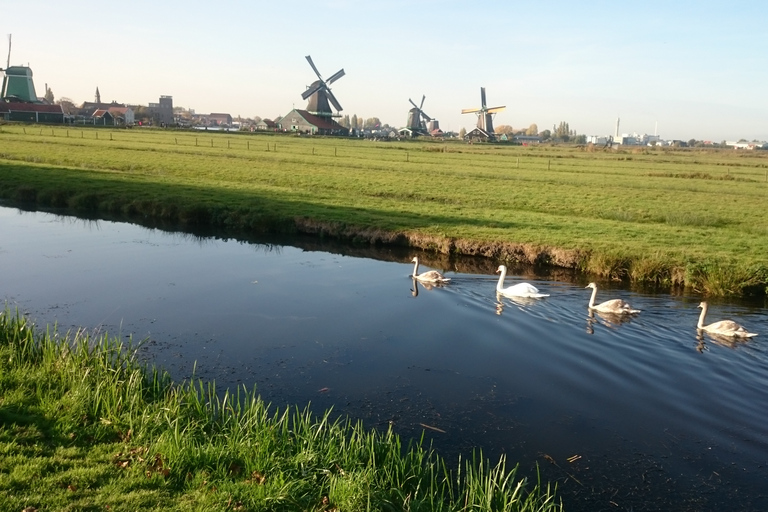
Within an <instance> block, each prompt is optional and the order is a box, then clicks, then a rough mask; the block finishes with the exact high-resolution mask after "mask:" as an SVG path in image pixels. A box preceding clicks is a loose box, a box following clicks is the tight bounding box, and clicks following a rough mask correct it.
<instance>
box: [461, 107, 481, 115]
mask: <svg viewBox="0 0 768 512" xmlns="http://www.w3.org/2000/svg"><path fill="white" fill-rule="evenodd" d="M481 110H482V109H479V108H465V109H462V110H461V113H462V114H474V113H475V112H480V111H481Z"/></svg>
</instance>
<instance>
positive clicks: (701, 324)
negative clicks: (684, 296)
mask: <svg viewBox="0 0 768 512" xmlns="http://www.w3.org/2000/svg"><path fill="white" fill-rule="evenodd" d="M707 307H708V306H707V305H706V304H705V305H703V306H702V307H701V314H700V315H699V323H698V324H696V327H697V328H698V329H702V328H703V327H704V317H705V316H707Z"/></svg>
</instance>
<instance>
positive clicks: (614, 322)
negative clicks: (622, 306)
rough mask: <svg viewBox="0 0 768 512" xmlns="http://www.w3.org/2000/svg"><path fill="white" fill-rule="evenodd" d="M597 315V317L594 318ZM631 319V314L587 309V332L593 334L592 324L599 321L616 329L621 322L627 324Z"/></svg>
mask: <svg viewBox="0 0 768 512" xmlns="http://www.w3.org/2000/svg"><path fill="white" fill-rule="evenodd" d="M595 315H597V318H595ZM631 321H632V316H631V315H622V314H618V313H606V312H605V311H597V310H594V309H587V334H594V333H595V329H594V327H593V326H594V324H596V323H601V324H603V325H604V326H606V327H608V328H610V329H616V328H618V327H619V326H620V325H621V324H628V323H630V322H631Z"/></svg>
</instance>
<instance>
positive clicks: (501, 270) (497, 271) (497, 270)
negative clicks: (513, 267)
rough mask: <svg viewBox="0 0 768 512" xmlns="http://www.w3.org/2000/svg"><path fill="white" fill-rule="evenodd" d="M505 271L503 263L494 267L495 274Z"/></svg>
mask: <svg viewBox="0 0 768 512" xmlns="http://www.w3.org/2000/svg"><path fill="white" fill-rule="evenodd" d="M506 271H507V267H505V266H504V265H499V268H497V269H496V273H497V274H498V273H500V272H506Z"/></svg>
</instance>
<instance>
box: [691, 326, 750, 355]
mask: <svg viewBox="0 0 768 512" xmlns="http://www.w3.org/2000/svg"><path fill="white" fill-rule="evenodd" d="M705 338H709V340H710V341H712V342H713V343H715V344H716V345H720V346H722V347H727V348H731V349H736V348H738V347H741V346H744V345H747V344H748V343H749V341H750V340H749V338H743V337H738V336H737V337H734V336H725V335H723V334H716V333H713V332H706V331H703V330H702V329H696V339H697V340H698V344H697V345H696V350H698V351H699V352H703V351H704V350H707V347H706V342H705V341H704V340H705Z"/></svg>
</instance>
